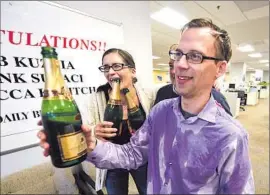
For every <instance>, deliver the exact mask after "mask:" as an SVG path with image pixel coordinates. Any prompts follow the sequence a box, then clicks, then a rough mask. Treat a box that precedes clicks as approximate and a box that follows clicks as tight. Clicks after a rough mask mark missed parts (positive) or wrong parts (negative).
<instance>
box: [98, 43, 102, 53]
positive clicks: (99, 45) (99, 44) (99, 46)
mask: <svg viewBox="0 0 270 195" xmlns="http://www.w3.org/2000/svg"><path fill="white" fill-rule="evenodd" d="M100 48H101V42H98V50H99V51H100Z"/></svg>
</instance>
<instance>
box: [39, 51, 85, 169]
mask: <svg viewBox="0 0 270 195" xmlns="http://www.w3.org/2000/svg"><path fill="white" fill-rule="evenodd" d="M41 54H42V56H43V63H44V71H45V87H44V95H43V99H42V106H41V113H42V123H43V126H44V130H45V133H46V136H47V140H48V143H49V144H50V149H49V153H50V156H51V160H52V164H53V165H54V166H55V167H58V168H64V167H70V166H73V165H76V164H79V163H81V162H82V161H84V160H85V159H86V156H87V146H86V139H85V137H84V135H83V133H82V130H81V124H82V120H81V115H80V111H79V109H78V106H77V104H76V103H75V101H74V99H73V97H72V95H71V93H70V91H69V90H68V88H67V87H66V85H65V81H64V77H63V76H62V74H61V70H60V65H59V61H58V58H57V53H56V51H55V49H54V48H52V47H42V52H41Z"/></svg>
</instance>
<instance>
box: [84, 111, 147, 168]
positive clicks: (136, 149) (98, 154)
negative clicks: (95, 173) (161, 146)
mask: <svg viewBox="0 0 270 195" xmlns="http://www.w3.org/2000/svg"><path fill="white" fill-rule="evenodd" d="M150 132H151V117H150V115H149V116H148V118H147V119H146V120H145V122H144V124H143V125H142V127H141V128H140V129H138V130H137V131H136V133H135V134H134V135H133V136H132V137H131V138H130V142H129V143H127V144H124V145H118V144H113V143H111V142H102V141H98V142H97V145H96V148H95V149H94V150H93V151H92V152H90V153H89V154H88V157H87V160H88V161H90V162H92V163H93V164H94V165H95V166H96V167H98V168H102V169H115V168H123V169H127V170H130V169H137V168H139V167H140V166H141V165H143V164H145V163H146V162H147V161H148V144H149V134H150Z"/></svg>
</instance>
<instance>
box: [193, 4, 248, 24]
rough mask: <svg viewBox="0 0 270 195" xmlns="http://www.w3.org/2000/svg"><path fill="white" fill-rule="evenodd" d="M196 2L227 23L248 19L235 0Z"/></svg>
mask: <svg viewBox="0 0 270 195" xmlns="http://www.w3.org/2000/svg"><path fill="white" fill-rule="evenodd" d="M196 3H197V4H199V5H200V6H201V7H202V8H203V9H205V10H207V11H208V12H209V13H210V14H211V15H212V16H213V17H214V18H217V19H218V20H220V21H221V22H222V23H223V24H225V25H230V24H235V23H239V22H243V21H245V20H247V19H246V17H245V15H244V14H243V13H242V11H241V10H240V9H239V8H238V6H237V5H236V4H235V3H234V2H233V1H196Z"/></svg>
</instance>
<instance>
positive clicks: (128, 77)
mask: <svg viewBox="0 0 270 195" xmlns="http://www.w3.org/2000/svg"><path fill="white" fill-rule="evenodd" d="M99 70H100V71H101V72H103V73H104V76H105V78H106V79H107V81H108V82H107V83H106V84H105V85H101V86H99V87H98V88H97V92H96V93H95V94H93V95H92V96H91V97H90V101H89V104H88V105H87V112H86V113H84V114H86V116H83V118H84V123H87V124H90V125H94V126H95V132H96V136H97V137H98V138H99V139H101V140H104V141H105V140H106V138H110V137H113V136H115V135H116V134H115V133H114V131H113V130H112V128H110V126H107V125H108V122H106V121H103V116H104V111H105V107H106V105H107V102H108V100H109V97H110V92H111V84H112V82H111V81H112V79H113V78H120V80H121V82H120V88H121V89H123V88H128V89H129V91H130V93H131V94H133V97H134V98H133V100H134V102H135V103H136V104H137V105H138V106H139V107H140V108H141V110H142V111H143V113H144V117H145V118H146V116H147V115H148V114H149V111H150V108H151V107H152V105H153V102H154V100H155V94H154V91H153V90H147V89H145V88H142V87H140V86H139V85H138V83H136V81H137V78H136V68H135V63H134V60H133V57H132V56H131V55H130V54H129V53H128V52H126V51H124V50H121V49H116V48H112V49H109V50H107V51H106V52H105V53H104V54H103V56H102V66H100V67H99ZM121 101H122V105H123V120H122V128H123V131H122V134H121V136H119V137H117V139H114V140H115V141H113V142H114V143H116V144H121V145H122V144H125V143H128V142H129V140H130V137H131V134H130V131H129V130H128V125H127V119H128V112H127V103H126V100H125V97H124V95H123V94H121ZM41 137H43V136H41ZM43 143H44V140H42V139H41V146H43V145H44V144H43ZM86 163H88V162H84V164H86ZM129 173H130V174H131V176H132V177H133V179H134V181H135V184H136V186H137V189H138V192H139V193H140V194H146V190H147V164H145V165H143V166H141V167H139V168H138V169H137V170H130V171H128V170H125V169H113V170H108V171H107V174H106V170H100V169H97V171H96V190H97V191H98V190H100V189H101V188H102V187H103V183H104V179H105V178H106V179H105V186H106V189H107V192H108V194H109V195H110V194H121V195H122V194H128V180H129Z"/></svg>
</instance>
